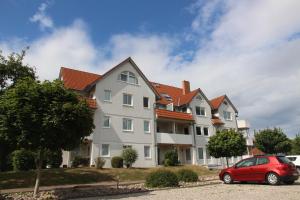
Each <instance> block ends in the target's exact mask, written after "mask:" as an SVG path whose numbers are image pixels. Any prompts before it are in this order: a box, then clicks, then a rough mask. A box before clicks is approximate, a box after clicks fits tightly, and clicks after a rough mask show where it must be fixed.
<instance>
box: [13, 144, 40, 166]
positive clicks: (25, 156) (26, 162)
mask: <svg viewBox="0 0 300 200" xmlns="http://www.w3.org/2000/svg"><path fill="white" fill-rule="evenodd" d="M11 158H12V166H13V169H14V171H28V170H30V169H35V154H34V153H33V152H31V151H28V150H24V149H21V150H16V151H14V152H13V153H12V155H11Z"/></svg>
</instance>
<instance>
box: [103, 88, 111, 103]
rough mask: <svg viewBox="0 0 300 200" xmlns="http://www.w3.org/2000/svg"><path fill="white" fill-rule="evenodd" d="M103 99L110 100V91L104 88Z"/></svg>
mask: <svg viewBox="0 0 300 200" xmlns="http://www.w3.org/2000/svg"><path fill="white" fill-rule="evenodd" d="M104 101H111V91H110V90H104Z"/></svg>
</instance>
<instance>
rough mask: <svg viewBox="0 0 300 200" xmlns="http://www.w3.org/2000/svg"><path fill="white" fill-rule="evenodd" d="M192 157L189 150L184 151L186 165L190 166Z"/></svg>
mask: <svg viewBox="0 0 300 200" xmlns="http://www.w3.org/2000/svg"><path fill="white" fill-rule="evenodd" d="M191 160H192V156H191V149H190V148H188V149H185V161H186V163H188V164H191Z"/></svg>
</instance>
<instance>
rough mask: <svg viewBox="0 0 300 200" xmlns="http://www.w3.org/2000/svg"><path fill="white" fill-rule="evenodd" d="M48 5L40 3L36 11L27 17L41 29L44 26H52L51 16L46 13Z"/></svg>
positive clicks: (44, 27) (43, 28)
mask: <svg viewBox="0 0 300 200" xmlns="http://www.w3.org/2000/svg"><path fill="white" fill-rule="evenodd" d="M48 7H49V3H42V4H41V5H40V7H39V8H38V11H37V12H36V13H35V14H34V15H33V16H32V17H31V18H30V19H29V20H30V21H31V22H34V23H38V24H39V26H40V28H41V30H45V29H46V28H53V26H54V25H53V21H52V19H51V17H49V16H48V15H47V14H46V9H47V8H48Z"/></svg>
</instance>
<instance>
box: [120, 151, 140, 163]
mask: <svg viewBox="0 0 300 200" xmlns="http://www.w3.org/2000/svg"><path fill="white" fill-rule="evenodd" d="M122 158H123V160H124V164H125V165H126V167H127V168H129V167H131V166H132V164H133V163H134V162H135V161H136V159H137V158H138V153H137V151H136V150H135V149H132V148H126V149H124V150H123V152H122Z"/></svg>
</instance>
